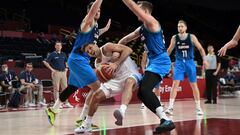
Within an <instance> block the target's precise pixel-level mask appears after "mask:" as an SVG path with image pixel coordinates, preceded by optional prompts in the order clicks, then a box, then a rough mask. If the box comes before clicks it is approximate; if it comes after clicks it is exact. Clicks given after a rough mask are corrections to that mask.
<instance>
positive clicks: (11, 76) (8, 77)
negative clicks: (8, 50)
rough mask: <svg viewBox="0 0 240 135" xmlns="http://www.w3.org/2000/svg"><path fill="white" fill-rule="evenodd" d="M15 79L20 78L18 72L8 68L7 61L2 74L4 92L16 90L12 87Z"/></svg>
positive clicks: (0, 83) (0, 77) (1, 82)
mask: <svg viewBox="0 0 240 135" xmlns="http://www.w3.org/2000/svg"><path fill="white" fill-rule="evenodd" d="M13 80H18V78H17V76H16V73H15V72H14V71H13V70H8V65H7V64H6V63H4V64H2V73H1V74H0V85H1V86H2V92H9V93H13V92H14V91H13V87H12V81H13Z"/></svg>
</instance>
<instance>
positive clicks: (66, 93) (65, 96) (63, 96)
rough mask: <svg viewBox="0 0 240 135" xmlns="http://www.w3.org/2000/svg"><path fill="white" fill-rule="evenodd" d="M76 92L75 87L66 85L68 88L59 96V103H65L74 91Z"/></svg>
mask: <svg viewBox="0 0 240 135" xmlns="http://www.w3.org/2000/svg"><path fill="white" fill-rule="evenodd" d="M76 90H77V87H75V86H72V85H68V87H67V88H66V89H65V90H63V92H62V93H61V94H60V96H59V99H60V101H61V102H65V101H66V100H67V99H68V98H69V96H71V95H72V94H73V93H74V92H75V91H76Z"/></svg>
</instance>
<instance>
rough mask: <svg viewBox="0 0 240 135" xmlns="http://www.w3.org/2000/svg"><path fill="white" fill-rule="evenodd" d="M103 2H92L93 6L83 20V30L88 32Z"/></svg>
mask: <svg viewBox="0 0 240 135" xmlns="http://www.w3.org/2000/svg"><path fill="white" fill-rule="evenodd" d="M101 4H102V0H95V2H94V3H93V4H92V6H91V8H90V9H89V11H88V13H87V15H86V16H85V18H84V19H83V22H82V24H81V31H82V32H87V31H88V30H89V28H90V27H91V25H92V23H93V22H94V17H95V15H96V14H97V13H98V12H100V6H101Z"/></svg>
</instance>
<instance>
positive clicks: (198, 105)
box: [195, 100, 201, 109]
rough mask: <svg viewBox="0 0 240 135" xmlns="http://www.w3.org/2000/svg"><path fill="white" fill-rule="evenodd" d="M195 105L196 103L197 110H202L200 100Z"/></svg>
mask: <svg viewBox="0 0 240 135" xmlns="http://www.w3.org/2000/svg"><path fill="white" fill-rule="evenodd" d="M195 103H196V108H197V109H199V108H201V106H200V100H195Z"/></svg>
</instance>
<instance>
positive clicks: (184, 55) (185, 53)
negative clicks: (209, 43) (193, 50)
mask: <svg viewBox="0 0 240 135" xmlns="http://www.w3.org/2000/svg"><path fill="white" fill-rule="evenodd" d="M182 54H183V57H185V58H186V57H187V50H182Z"/></svg>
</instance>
